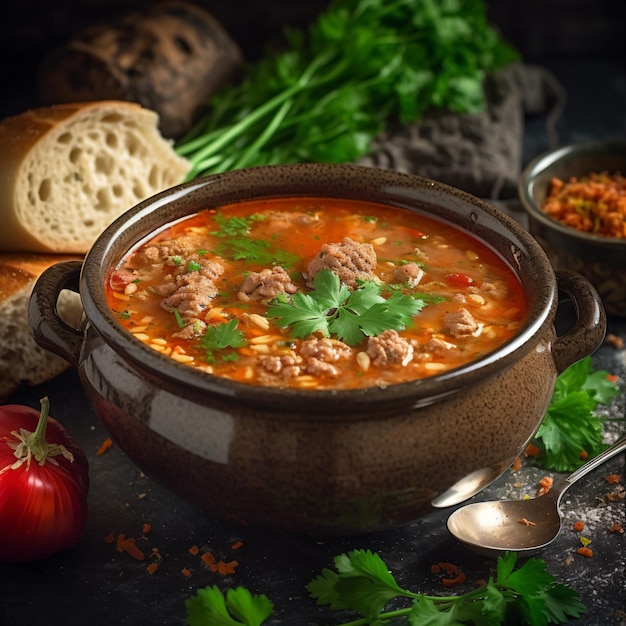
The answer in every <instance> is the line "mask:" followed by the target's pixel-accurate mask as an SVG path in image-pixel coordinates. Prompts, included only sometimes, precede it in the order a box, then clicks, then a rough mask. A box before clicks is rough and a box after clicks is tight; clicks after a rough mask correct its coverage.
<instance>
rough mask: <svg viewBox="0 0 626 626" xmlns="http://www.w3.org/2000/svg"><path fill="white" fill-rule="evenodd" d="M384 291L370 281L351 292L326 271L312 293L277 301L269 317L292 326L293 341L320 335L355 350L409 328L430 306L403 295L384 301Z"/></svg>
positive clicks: (318, 277) (269, 309)
mask: <svg viewBox="0 0 626 626" xmlns="http://www.w3.org/2000/svg"><path fill="white" fill-rule="evenodd" d="M381 291H382V289H381V287H380V286H379V285H378V284H376V283H375V282H373V281H366V282H364V283H362V284H361V285H359V287H358V288H357V289H355V290H354V291H352V292H351V291H350V290H349V289H348V288H347V287H346V286H345V285H342V284H341V282H340V280H339V277H338V276H337V275H336V274H335V273H333V272H331V271H330V270H327V269H323V270H321V271H320V272H319V273H318V274H316V275H315V277H314V278H313V290H312V291H311V292H309V293H308V294H303V293H295V294H294V295H293V296H291V298H290V299H289V298H287V297H286V296H281V297H278V298H275V299H274V300H273V302H272V303H271V304H270V306H269V308H268V312H267V314H268V317H272V318H275V319H277V322H278V325H279V326H281V327H283V328H285V327H288V326H289V327H290V329H291V335H292V336H293V337H307V336H308V335H310V334H311V333H313V332H316V331H319V332H321V333H322V334H323V335H324V336H325V337H330V336H331V335H333V336H335V337H337V338H338V339H340V340H342V341H344V342H345V343H347V344H348V345H351V346H354V345H357V344H359V343H360V342H361V341H363V339H364V338H365V337H375V336H376V335H379V334H380V333H382V332H383V331H385V330H389V329H392V330H402V329H404V328H406V326H408V325H409V324H410V323H411V319H412V317H413V316H414V315H416V314H417V313H419V311H421V310H422V308H423V307H424V306H426V303H425V302H424V301H423V300H420V299H417V298H413V297H412V296H409V295H405V294H402V293H400V292H394V293H393V294H392V295H391V296H390V297H389V298H384V297H383V296H382V295H381Z"/></svg>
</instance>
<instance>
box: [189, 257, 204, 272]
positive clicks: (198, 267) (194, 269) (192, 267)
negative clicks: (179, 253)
mask: <svg viewBox="0 0 626 626" xmlns="http://www.w3.org/2000/svg"><path fill="white" fill-rule="evenodd" d="M201 269H202V265H200V263H196V261H194V260H193V259H192V260H191V261H189V263H188V264H187V271H188V272H197V271H198V270H201Z"/></svg>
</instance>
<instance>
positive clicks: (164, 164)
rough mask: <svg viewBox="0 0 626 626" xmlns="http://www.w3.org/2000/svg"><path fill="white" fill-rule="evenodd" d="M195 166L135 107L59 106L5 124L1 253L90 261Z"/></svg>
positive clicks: (1, 129)
mask: <svg viewBox="0 0 626 626" xmlns="http://www.w3.org/2000/svg"><path fill="white" fill-rule="evenodd" d="M189 170H190V163H189V162H188V161H187V160H186V159H184V158H182V157H179V156H178V155H177V154H176V152H175V151H174V148H173V145H172V143H171V142H170V141H168V140H166V139H165V138H164V137H163V136H162V135H161V133H160V131H159V130H158V116H157V114H156V113H155V112H154V111H152V110H150V109H147V108H144V107H142V106H140V105H138V104H135V103H131V102H123V101H118V100H103V101H95V102H83V103H77V104H62V105H52V106H49V107H42V108H38V109H32V110H29V111H25V112H23V113H21V114H19V115H15V116H12V117H7V118H5V119H4V120H2V121H1V122H0V218H1V223H2V227H1V228H0V251H30V252H52V253H77V254H84V253H85V252H87V250H88V249H89V248H90V247H91V245H92V243H93V242H94V241H95V239H96V238H97V237H98V235H100V233H101V232H102V231H103V230H104V229H105V228H106V227H107V226H108V225H109V224H110V223H111V222H113V220H115V218H117V217H118V216H119V215H121V214H122V213H124V212H125V211H126V210H128V209H130V208H131V207H133V206H134V205H135V204H137V203H138V202H140V201H141V200H145V199H146V198H148V197H149V196H152V195H154V194H156V193H158V192H160V191H163V190H164V189H167V188H168V187H171V186H173V185H176V184H178V183H180V182H182V181H183V180H184V178H185V176H186V174H187V172H188V171H189Z"/></svg>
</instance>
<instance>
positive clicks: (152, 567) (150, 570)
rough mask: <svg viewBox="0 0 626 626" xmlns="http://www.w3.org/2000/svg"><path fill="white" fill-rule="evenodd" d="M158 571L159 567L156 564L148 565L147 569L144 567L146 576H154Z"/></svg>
mask: <svg viewBox="0 0 626 626" xmlns="http://www.w3.org/2000/svg"><path fill="white" fill-rule="evenodd" d="M158 569H159V565H158V564H157V563H150V565H148V567H146V571H147V572H148V574H150V575H151V576H152V574H154V573H155V572H156V571H157V570H158Z"/></svg>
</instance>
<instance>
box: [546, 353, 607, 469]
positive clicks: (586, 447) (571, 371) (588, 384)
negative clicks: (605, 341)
mask: <svg viewBox="0 0 626 626" xmlns="http://www.w3.org/2000/svg"><path fill="white" fill-rule="evenodd" d="M618 394H619V388H618V386H617V384H616V383H614V382H612V381H610V380H609V378H608V372H605V371H604V370H598V371H596V370H594V369H593V366H592V362H591V357H589V356H588V357H585V358H584V359H582V360H581V361H578V362H577V363H574V364H573V365H571V366H570V367H568V368H567V369H566V370H565V371H564V372H563V373H562V374H560V375H559V376H558V378H557V380H556V383H555V387H554V393H553V395H552V401H551V403H550V406H549V407H548V410H547V412H546V415H545V416H544V418H543V421H542V422H541V424H540V426H539V428H538V429H537V432H536V433H535V439H536V441H537V443H538V447H539V448H540V450H541V454H540V455H539V457H538V459H537V462H538V463H539V464H540V465H542V466H543V467H545V468H547V469H551V470H554V471H557V472H571V471H573V470H575V469H576V468H578V467H580V466H581V465H582V464H583V462H584V460H583V458H581V453H582V452H583V451H584V452H586V453H587V455H588V456H596V455H597V454H598V453H600V452H601V451H602V450H604V448H605V447H606V446H605V444H604V443H603V428H604V422H603V420H602V419H601V418H600V417H598V416H597V415H596V414H595V410H596V407H597V405H598V404H599V403H600V404H608V403H609V402H610V401H611V399H612V398H614V397H616V396H617V395H618Z"/></svg>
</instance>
